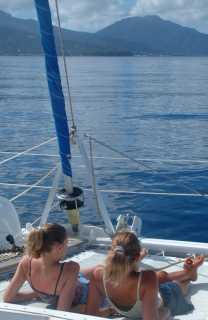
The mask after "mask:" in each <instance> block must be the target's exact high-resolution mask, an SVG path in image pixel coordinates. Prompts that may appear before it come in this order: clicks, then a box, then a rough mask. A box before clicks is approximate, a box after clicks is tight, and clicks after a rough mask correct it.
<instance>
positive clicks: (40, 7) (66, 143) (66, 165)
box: [34, 0, 73, 193]
mask: <svg viewBox="0 0 208 320" xmlns="http://www.w3.org/2000/svg"><path fill="white" fill-rule="evenodd" d="M34 2H35V7H36V11H37V16H38V22H39V27H40V34H41V43H42V48H43V51H44V55H45V67H46V74H47V81H48V88H49V93H50V99H51V105H52V110H53V117H54V121H55V128H56V134H57V140H58V146H59V154H60V158H61V165H62V172H63V174H64V181H65V189H66V191H67V192H68V193H72V192H73V185H72V169H71V163H70V159H71V150H70V135H69V127H68V122H67V115H66V109H65V100H64V95H63V90H62V84H61V77H60V72H59V65H58V58H57V52H56V46H55V40H54V33H53V25H52V19H51V12H50V6H49V2H48V0H44V1H43V0H34Z"/></svg>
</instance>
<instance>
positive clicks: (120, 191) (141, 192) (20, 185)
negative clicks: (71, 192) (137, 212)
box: [0, 182, 208, 197]
mask: <svg viewBox="0 0 208 320" xmlns="http://www.w3.org/2000/svg"><path fill="white" fill-rule="evenodd" d="M0 185H2V186H9V187H20V188H27V187H33V188H37V189H45V190H50V189H53V187H49V186H39V185H38V186H37V185H30V184H17V183H5V182H0ZM83 190H85V191H90V192H92V191H93V190H92V189H91V188H83ZM97 191H99V192H103V193H115V194H116V193H117V194H120V193H124V194H141V195H150V196H151V195H152V196H168V197H202V195H200V194H196V193H174V192H151V191H133V190H112V189H97ZM203 197H208V194H207V193H205V194H203Z"/></svg>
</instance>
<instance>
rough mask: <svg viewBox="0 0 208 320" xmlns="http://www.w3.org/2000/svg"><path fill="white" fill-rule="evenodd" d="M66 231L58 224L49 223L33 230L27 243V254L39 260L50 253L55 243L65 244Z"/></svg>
mask: <svg viewBox="0 0 208 320" xmlns="http://www.w3.org/2000/svg"><path fill="white" fill-rule="evenodd" d="M66 237H67V233H66V229H65V228H64V227H63V226H61V225H59V224H56V223H48V224H45V225H44V226H42V227H41V228H40V229H34V230H32V231H31V232H30V233H29V235H28V238H27V241H26V254H28V255H29V256H31V257H34V258H39V257H40V256H41V254H43V253H46V252H50V251H51V249H52V246H53V245H54V244H55V243H60V244H62V243H64V241H65V240H66Z"/></svg>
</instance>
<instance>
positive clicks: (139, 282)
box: [137, 271, 142, 301]
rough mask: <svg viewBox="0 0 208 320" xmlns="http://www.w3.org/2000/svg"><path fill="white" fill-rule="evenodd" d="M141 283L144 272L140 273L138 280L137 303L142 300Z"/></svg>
mask: <svg viewBox="0 0 208 320" xmlns="http://www.w3.org/2000/svg"><path fill="white" fill-rule="evenodd" d="M141 282H142V271H140V273H139V279H138V284H137V301H138V299H139V300H140V287H141Z"/></svg>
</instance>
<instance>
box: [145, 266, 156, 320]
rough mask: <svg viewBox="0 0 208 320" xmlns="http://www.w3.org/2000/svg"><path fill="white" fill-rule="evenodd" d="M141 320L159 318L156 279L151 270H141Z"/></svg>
mask: <svg viewBox="0 0 208 320" xmlns="http://www.w3.org/2000/svg"><path fill="white" fill-rule="evenodd" d="M142 306H143V320H159V314H158V280H157V276H156V273H155V272H153V271H146V272H143V277H142Z"/></svg>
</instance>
